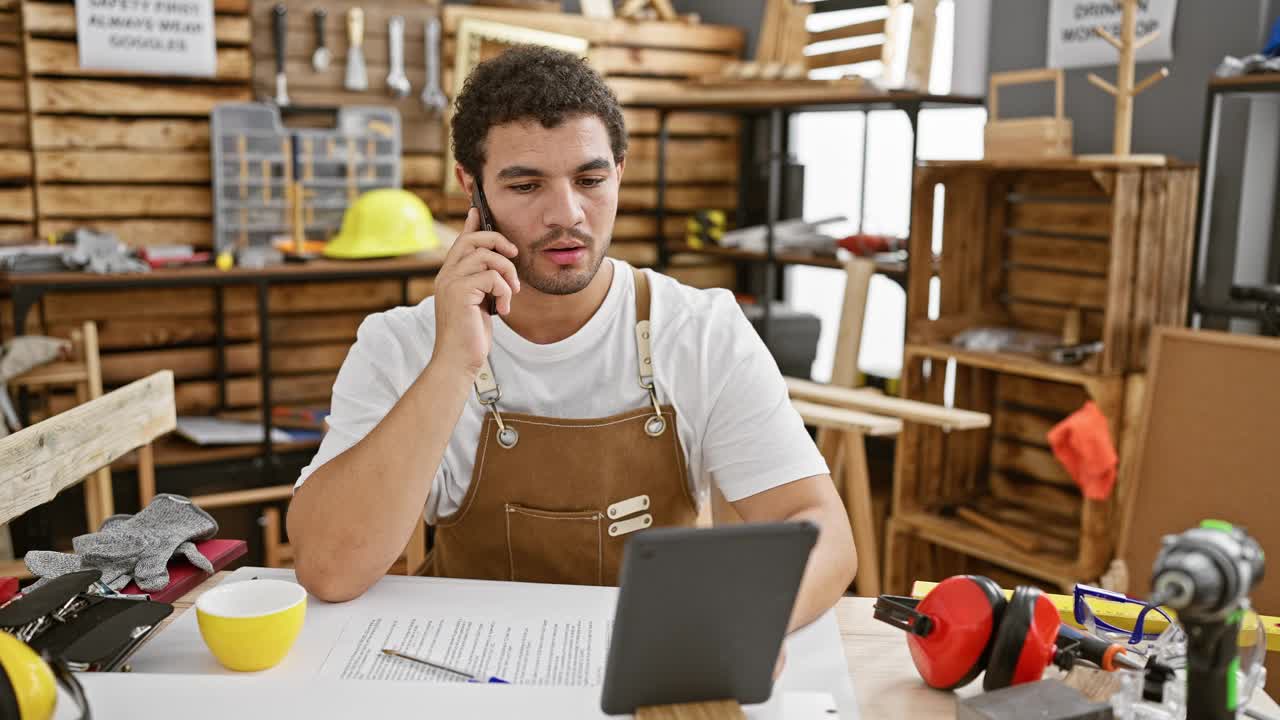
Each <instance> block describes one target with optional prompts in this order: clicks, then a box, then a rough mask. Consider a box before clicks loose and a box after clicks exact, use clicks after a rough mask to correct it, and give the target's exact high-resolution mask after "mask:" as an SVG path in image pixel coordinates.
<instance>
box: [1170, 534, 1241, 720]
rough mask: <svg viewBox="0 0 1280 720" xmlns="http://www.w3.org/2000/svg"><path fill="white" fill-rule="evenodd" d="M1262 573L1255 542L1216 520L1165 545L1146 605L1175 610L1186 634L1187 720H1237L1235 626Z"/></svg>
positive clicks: (1172, 539) (1237, 630)
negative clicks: (1148, 602) (1165, 606)
mask: <svg viewBox="0 0 1280 720" xmlns="http://www.w3.org/2000/svg"><path fill="white" fill-rule="evenodd" d="M1263 566H1264V556H1263V552H1262V548H1261V547H1260V546H1259V545H1258V542H1257V541H1256V540H1254V539H1253V538H1252V537H1250V536H1249V534H1248V533H1247V532H1245V531H1244V530H1243V529H1242V528H1237V527H1235V526H1233V525H1231V524H1230V523H1226V522H1223V521H1221V520H1205V521H1204V522H1202V523H1201V524H1200V527H1198V528H1193V529H1191V530H1187V531H1186V532H1184V533H1182V534H1180V535H1167V536H1165V538H1164V540H1163V547H1162V548H1161V549H1160V554H1159V555H1157V556H1156V562H1155V566H1154V567H1153V568H1152V572H1151V590H1152V595H1151V602H1152V604H1154V605H1167V606H1169V607H1171V608H1173V609H1174V610H1177V611H1178V621H1179V622H1180V623H1181V625H1182V627H1183V630H1185V631H1186V633H1187V718H1188V719H1189V720H1190V719H1192V718H1194V720H1218V719H1219V718H1222V719H1223V720H1227V719H1228V718H1229V719H1231V720H1234V719H1235V717H1236V708H1237V707H1238V706H1239V705H1240V701H1241V698H1239V697H1238V691H1237V683H1238V682H1239V680H1238V678H1239V667H1240V653H1239V646H1238V644H1237V639H1238V636H1239V634H1240V620H1241V617H1242V616H1243V615H1244V606H1245V604H1246V602H1247V600H1248V595H1249V592H1250V591H1251V590H1252V589H1253V588H1254V586H1255V585H1257V584H1258V582H1259V581H1260V580H1261V579H1262V573H1263ZM1245 700H1246V701H1247V698H1245Z"/></svg>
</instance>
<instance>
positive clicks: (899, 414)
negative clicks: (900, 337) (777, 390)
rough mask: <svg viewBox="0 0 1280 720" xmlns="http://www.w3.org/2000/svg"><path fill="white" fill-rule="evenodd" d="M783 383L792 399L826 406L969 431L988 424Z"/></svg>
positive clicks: (865, 395) (868, 393)
mask: <svg viewBox="0 0 1280 720" xmlns="http://www.w3.org/2000/svg"><path fill="white" fill-rule="evenodd" d="M785 380H786V382H787V392H788V394H789V395H790V396H791V397H792V398H793V400H808V401H812V402H815V403H825V404H828V405H835V406H837V407H845V408H849V409H851V410H859V411H862V412H868V413H875V414H877V415H886V416H889V417H895V418H899V419H901V420H906V421H908V422H913V423H920V424H923V425H931V426H935V427H940V428H947V429H951V430H972V429H975V428H984V427H988V426H990V425H991V416H990V415H987V414H986V413H980V412H973V411H971V410H960V409H954V408H947V407H943V406H941V405H935V404H931V403H926V402H918V401H916V400H906V399H902V398H896V397H891V396H888V395H881V394H880V393H878V392H875V391H872V390H858V389H854V388H843V387H836V386H834V385H824V384H821V383H815V382H810V381H808V380H802V379H800V378H790V377H789V378H785Z"/></svg>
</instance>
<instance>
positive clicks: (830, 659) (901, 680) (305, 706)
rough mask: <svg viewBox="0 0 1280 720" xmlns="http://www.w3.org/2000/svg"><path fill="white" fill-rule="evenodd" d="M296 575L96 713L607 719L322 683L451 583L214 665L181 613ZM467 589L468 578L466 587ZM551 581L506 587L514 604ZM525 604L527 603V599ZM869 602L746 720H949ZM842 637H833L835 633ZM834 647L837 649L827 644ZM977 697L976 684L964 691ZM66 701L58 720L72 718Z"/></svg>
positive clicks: (94, 683) (946, 701)
mask: <svg viewBox="0 0 1280 720" xmlns="http://www.w3.org/2000/svg"><path fill="white" fill-rule="evenodd" d="M254 575H257V576H261V577H282V578H291V577H292V574H291V573H290V572H289V571H281V570H265V569H260V568H242V569H241V570H238V571H236V573H234V574H228V573H219V575H218V576H215V577H214V578H211V579H210V580H209V581H208V582H206V583H205V584H204V585H202V586H201V587H200V588H197V589H196V590H194V591H192V592H191V593H190V594H188V596H187V597H185V598H183V599H182V600H180V601H178V602H176V603H175V612H174V616H173V618H172V620H171V622H170V624H169V625H168V627H166V628H164V629H163V630H162V631H161V632H160V633H159V634H157V635H156V636H155V637H154V638H153V639H152V640H151V641H150V642H149V643H148V644H147V645H146V646H145V647H143V648H142V649H141V650H139V651H138V653H137V655H135V656H134V659H133V660H132V662H131V664H132V666H133V669H134V672H133V673H132V674H118V673H117V674H110V675H108V674H82V675H80V677H81V679H82V682H83V683H84V684H85V687H86V692H87V694H88V696H89V699H90V702H91V703H92V705H93V710H94V717H96V718H107V719H110V718H116V717H129V718H131V719H136V720H147V719H148V718H152V717H154V718H156V719H157V720H159V719H161V718H164V719H165V720H168V719H169V718H172V717H174V716H181V717H183V718H184V720H186V719H188V718H189V719H191V720H201V719H203V718H208V719H209V720H225V719H226V718H227V717H237V716H238V717H268V716H276V715H279V716H285V717H306V718H308V720H311V718H323V717H334V718H343V719H344V720H345V719H346V718H350V717H353V716H355V717H396V716H398V715H401V714H403V713H404V712H406V711H410V712H417V711H421V710H428V709H430V710H431V711H432V713H431V714H432V716H433V717H477V718H478V717H497V716H506V717H514V716H518V717H521V718H541V717H546V718H579V717H581V718H608V717H609V716H607V715H603V714H602V713H601V711H600V709H599V695H600V692H599V688H598V687H594V688H572V687H528V686H524V687H504V686H494V685H467V684H461V683H449V684H424V683H418V682H403V681H374V680H328V679H325V680H320V678H319V677H318V671H319V669H320V667H321V665H322V664H323V663H324V660H325V657H324V656H325V655H326V654H327V653H328V652H329V650H330V649H331V648H332V647H333V644H334V641H335V638H336V636H337V634H338V633H339V632H340V631H341V627H342V626H343V624H344V623H343V622H339V621H337V620H336V618H339V617H340V616H343V615H350V614H352V613H358V612H361V611H368V610H370V609H374V610H375V611H376V609H377V607H378V606H381V605H384V604H389V603H401V604H402V603H403V599H399V600H397V599H395V598H396V597H397V596H399V597H400V598H403V597H404V595H405V594H406V593H408V594H412V593H413V592H415V590H414V588H415V587H418V588H420V587H422V586H421V585H420V584H422V583H428V584H436V585H439V584H441V583H445V584H448V583H457V582H459V581H449V580H438V579H430V578H403V577H396V576H388V577H387V578H385V579H384V580H383V581H381V582H380V583H379V584H378V585H377V586H375V587H374V589H372V590H371V591H370V592H369V593H367V594H366V595H365V596H363V597H362V598H360V599H358V600H355V601H352V602H351V603H345V604H341V605H330V604H327V603H323V602H320V601H317V600H315V599H314V598H313V599H311V601H310V604H309V606H308V620H307V625H306V627H304V630H303V633H302V635H301V636H299V639H298V642H297V644H296V645H295V646H294V649H293V651H292V652H291V653H290V655H289V657H288V658H286V659H285V661H284V662H283V663H282V664H281V665H280V666H277V667H276V668H274V669H272V670H268V671H265V672H262V673H255V674H247V675H246V674H237V673H231V672H229V671H226V670H224V669H223V668H221V667H220V666H218V665H217V664H216V662H215V661H214V660H213V658H212V656H211V655H210V654H209V652H208V650H207V649H206V648H205V647H204V644H203V642H202V641H201V640H200V638H199V633H198V629H197V626H196V622H195V613H194V612H186V610H187V608H189V607H190V605H191V604H192V603H193V602H194V600H195V598H196V597H198V596H199V594H200V593H202V592H204V591H205V590H207V589H208V588H210V587H212V586H214V585H215V584H217V583H218V582H222V581H226V580H233V581H234V580H239V579H243V578H248V577H252V576H254ZM464 584H465V583H464ZM549 587H551V586H526V585H519V586H510V588H511V589H510V592H512V601H513V602H520V601H521V598H524V597H527V596H524V595H523V593H526V592H534V593H540V592H554V590H548V588H549ZM567 597H573V598H577V599H578V601H583V599H585V602H586V603H587V604H591V603H600V604H603V605H604V606H607V607H608V608H611V607H612V605H613V602H614V598H615V597H616V589H614V588H586V589H575V591H574V592H573V593H572V595H571V596H567ZM525 601H526V602H527V601H528V600H527V599H526V600H525ZM873 602H874V600H873V599H871V598H844V599H842V600H841V601H840V602H839V604H838V605H837V607H836V608H835V611H834V612H833V613H831V614H828V615H827V616H824V617H823V618H822V619H820V620H819V621H818V622H816V623H814V624H813V625H810V626H809V627H807V628H804V629H802V630H800V631H799V632H797V633H795V634H793V635H792V636H791V637H789V638H788V640H787V665H786V669H785V670H784V672H783V674H782V677H781V678H780V679H779V680H778V682H777V684H776V686H775V691H774V696H773V698H772V699H771V700H770V702H769V703H767V704H765V705H760V706H747V707H746V711H747V714H748V717H750V718H785V719H786V720H792V718H795V719H796V720H810V719H811V718H818V717H823V718H830V717H832V715H830V714H827V713H825V710H826V709H827V706H829V705H830V703H831V702H832V700H834V702H835V704H836V705H837V706H838V708H839V716H840V717H842V718H849V719H854V718H859V717H861V718H866V719H868V720H871V719H876V718H920V719H924V720H927V719H929V718H953V717H954V716H955V695H954V694H953V693H948V692H941V691H936V690H932V689H930V688H928V687H926V686H925V685H924V684H923V683H922V682H921V681H920V678H919V677H918V676H917V675H916V672H915V668H914V666H913V665H912V663H911V657H910V654H909V653H908V650H907V645H906V642H905V640H904V638H903V635H902V632H901V631H899V630H896V629H894V628H892V627H889V626H888V625H885V624H884V623H880V622H878V621H876V620H874V619H873V618H872V604H873ZM837 633H838V641H837V640H836V639H835V637H834V636H835V635H836V634H837ZM833 644H838V646H839V647H838V648H834V647H833ZM979 690H980V683H973V684H972V685H971V686H970V688H968V689H967V692H966V694H969V693H973V692H977V691H979ZM70 705H71V703H70V702H69V701H68V699H67V698H65V697H63V698H61V702H60V703H59V712H58V713H57V717H58V718H59V719H61V718H71V717H73V716H74V715H73V714H72V713H71V711H70ZM1251 705H1252V707H1253V708H1255V709H1257V710H1262V711H1264V712H1268V713H1271V714H1273V715H1276V716H1277V717H1280V707H1278V706H1277V705H1276V703H1275V702H1274V701H1272V700H1271V698H1269V697H1267V696H1266V695H1265V694H1263V693H1261V692H1259V693H1257V695H1256V696H1255V697H1254V699H1253V702H1252V703H1251Z"/></svg>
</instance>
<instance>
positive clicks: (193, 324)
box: [46, 313, 354, 350]
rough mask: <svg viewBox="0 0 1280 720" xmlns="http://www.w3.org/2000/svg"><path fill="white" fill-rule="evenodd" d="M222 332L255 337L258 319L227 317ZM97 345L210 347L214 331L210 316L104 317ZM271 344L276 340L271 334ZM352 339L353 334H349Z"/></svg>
mask: <svg viewBox="0 0 1280 720" xmlns="http://www.w3.org/2000/svg"><path fill="white" fill-rule="evenodd" d="M224 323H225V325H224V333H225V335H226V338H227V340H229V341H231V342H245V341H249V340H256V339H257V338H258V318H257V316H256V315H251V314H228V315H226V316H225V317H224ZM79 324H80V323H79V322H78V321H75V322H73V321H65V320H60V321H57V322H50V323H49V325H48V329H47V330H46V332H48V333H50V334H52V335H55V336H65V335H67V334H68V333H69V332H70V331H71V330H72V329H75V328H77V327H79ZM97 324H98V345H99V347H101V348H102V349H103V350H123V349H131V350H137V349H141V348H159V347H166V346H172V345H196V344H212V343H213V342H214V339H215V336H216V333H217V329H216V324H215V322H214V318H213V315H212V314H211V313H210V314H207V315H173V316H159V317H143V318H133V317H105V318H100V319H98V321H97ZM273 328H274V325H273ZM271 337H272V341H273V342H274V341H275V340H276V339H277V337H276V335H275V333H274V330H273V332H272V336H271ZM352 338H353V339H354V334H353V335H352Z"/></svg>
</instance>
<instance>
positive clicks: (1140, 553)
mask: <svg viewBox="0 0 1280 720" xmlns="http://www.w3.org/2000/svg"><path fill="white" fill-rule="evenodd" d="M1151 350H1152V362H1151V370H1150V376H1149V378H1148V385H1147V394H1146V407H1145V409H1144V412H1143V428H1142V432H1141V436H1140V437H1139V440H1138V446H1137V448H1136V452H1137V453H1138V456H1137V457H1138V462H1137V465H1136V467H1135V473H1134V476H1135V478H1136V480H1137V483H1136V486H1135V487H1134V488H1133V492H1132V493H1131V494H1130V497H1129V498H1128V499H1127V503H1126V507H1125V524H1124V525H1123V526H1122V527H1123V531H1122V532H1121V539H1120V551H1119V556H1120V557H1121V558H1123V559H1124V560H1125V562H1126V564H1127V565H1128V567H1129V592H1130V593H1131V594H1135V595H1145V594H1146V593H1147V592H1148V591H1149V589H1150V587H1151V564H1152V563H1153V562H1154V561H1155V556H1156V551H1157V550H1158V549H1159V547H1160V538H1161V537H1162V536H1164V535H1166V534H1169V533H1176V532H1180V531H1182V530H1185V529H1187V528H1190V527H1194V526H1195V525H1197V524H1199V522H1200V521H1201V520H1203V519H1205V518H1219V519H1222V520H1227V521H1230V522H1232V523H1235V524H1237V525H1241V526H1243V527H1245V528H1247V529H1248V530H1249V532H1250V533H1251V534H1252V535H1253V536H1254V537H1256V538H1257V539H1258V542H1260V543H1261V544H1262V547H1263V549H1264V550H1266V551H1267V552H1268V554H1269V555H1270V556H1271V558H1273V559H1274V558H1280V523H1277V522H1276V517H1277V512H1278V511H1280V453H1278V452H1277V450H1280V418H1278V415H1280V339H1274V338H1261V337H1254V336H1247V335H1231V334H1227V333H1219V332H1210V331H1196V330H1186V329H1173V328H1159V329H1158V330H1157V331H1156V332H1154V333H1153V335H1152V344H1151ZM1273 562H1274V560H1273ZM1253 603H1254V606H1255V607H1257V608H1258V610H1259V612H1262V613H1264V614H1269V615H1274V614H1280V567H1270V568H1268V569H1267V572H1266V574H1265V576H1264V579H1263V581H1262V583H1261V584H1260V585H1259V587H1258V589H1257V590H1255V591H1254V593H1253Z"/></svg>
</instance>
